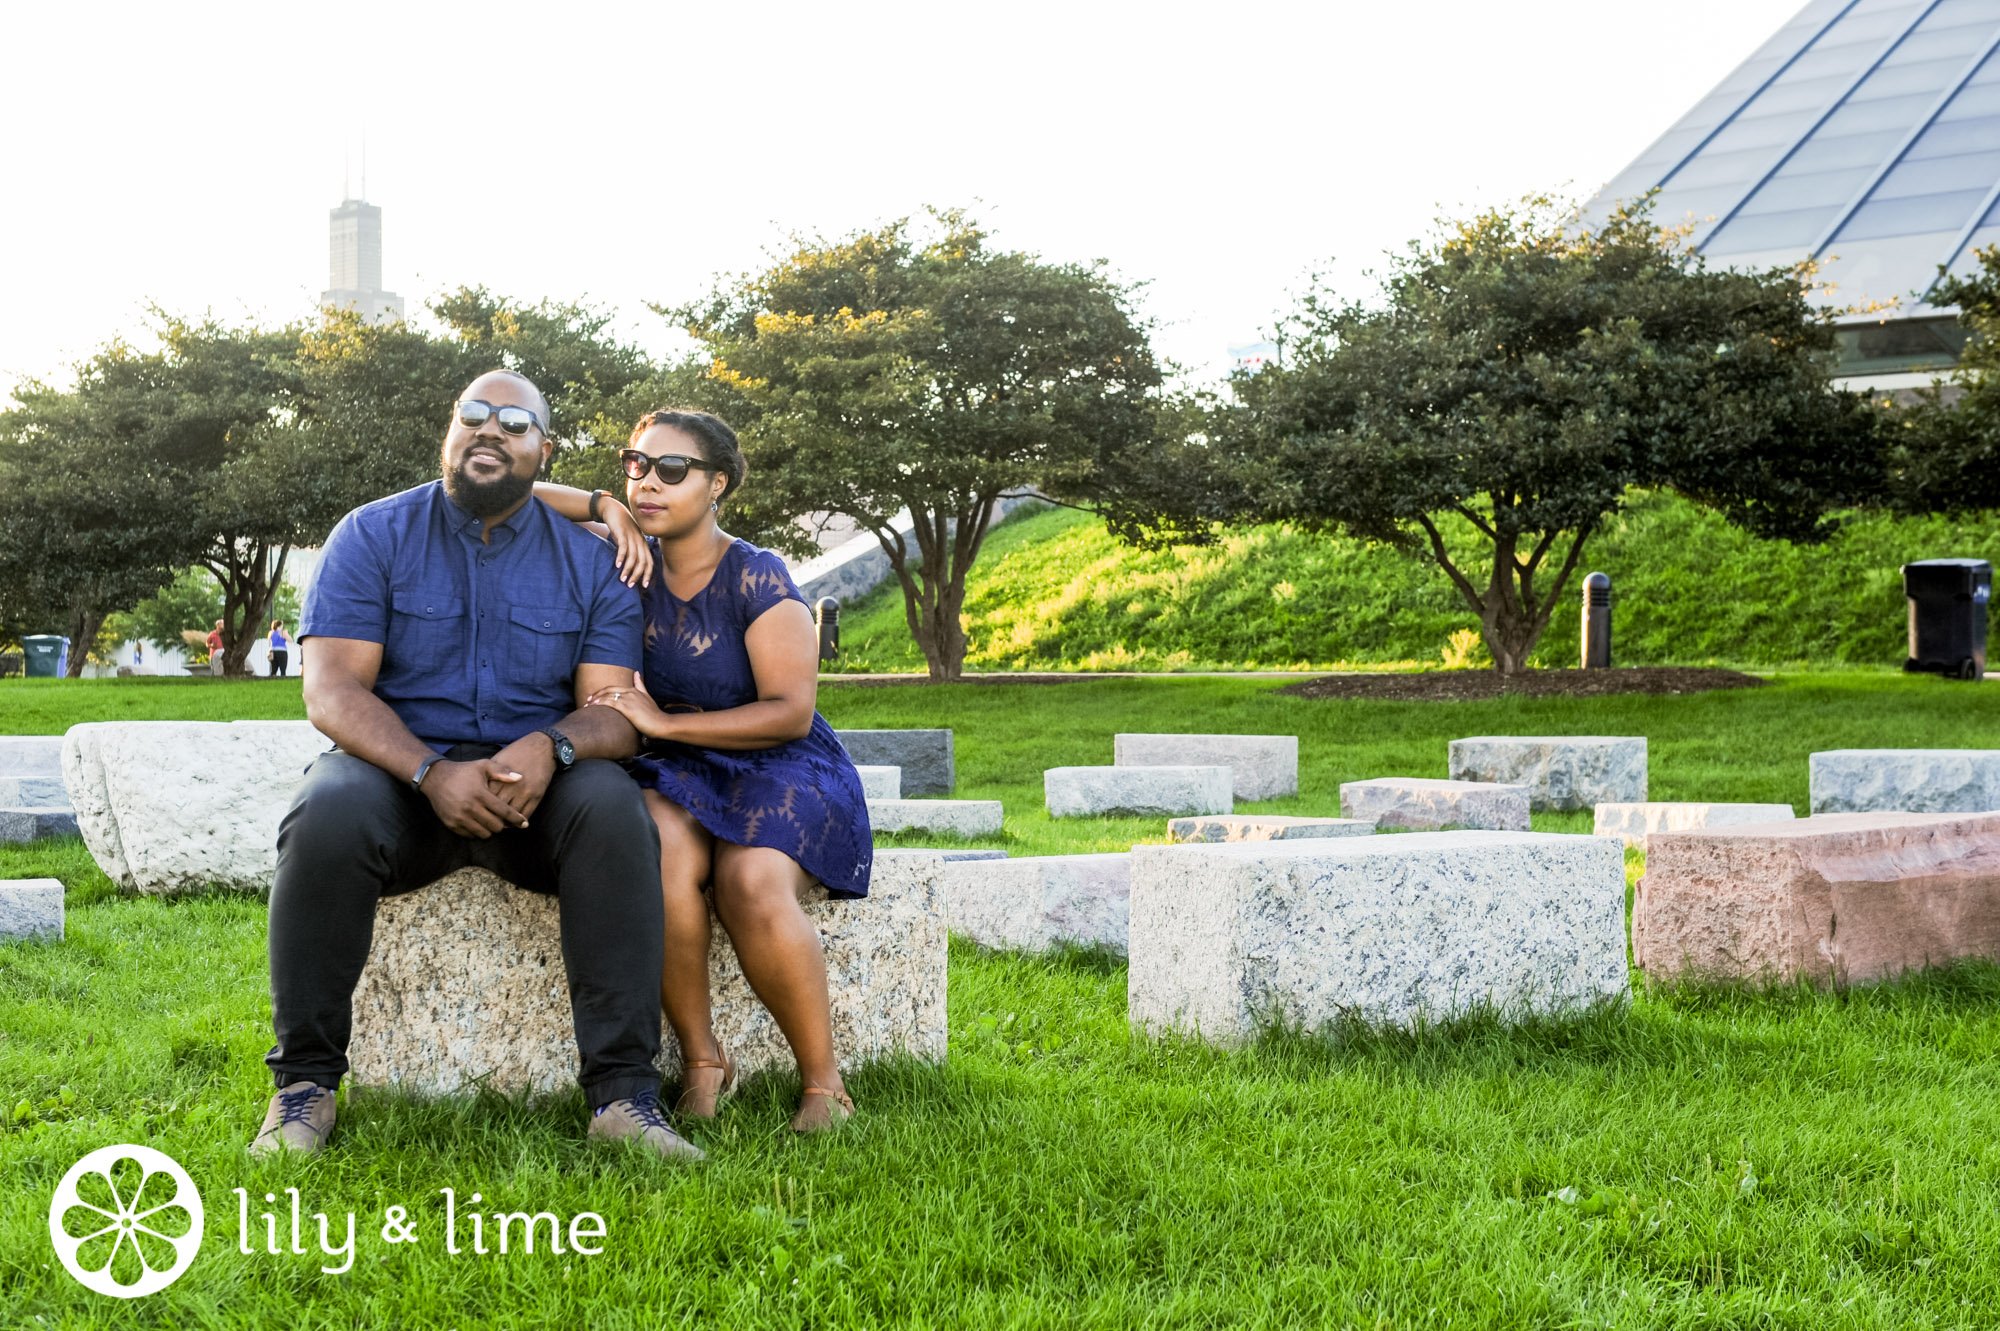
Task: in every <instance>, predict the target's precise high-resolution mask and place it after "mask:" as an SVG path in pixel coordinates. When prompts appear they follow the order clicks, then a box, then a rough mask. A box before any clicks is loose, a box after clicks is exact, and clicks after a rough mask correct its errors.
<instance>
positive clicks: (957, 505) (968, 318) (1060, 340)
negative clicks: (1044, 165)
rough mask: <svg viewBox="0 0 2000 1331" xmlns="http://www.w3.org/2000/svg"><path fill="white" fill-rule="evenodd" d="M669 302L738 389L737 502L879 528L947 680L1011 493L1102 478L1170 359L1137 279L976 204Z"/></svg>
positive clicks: (766, 512)
mask: <svg viewBox="0 0 2000 1331" xmlns="http://www.w3.org/2000/svg"><path fill="white" fill-rule="evenodd" d="M671 314H672V317H674V318H676V319H677V320H678V321H679V322H681V323H682V324H683V325H684V326H685V327H686V328H687V329H688V331H689V332H690V333H692V334H693V335H694V336H695V338H696V339H698V340H699V341H700V342H701V343H702V344H703V346H704V348H705V349H706V351H707V353H708V355H709V358H710V361H709V367H708V369H709V375H710V377H711V378H712V379H714V380H715V381H716V382H717V384H718V385H719V387H720V390H721V391H725V392H726V393H728V394H730V395H732V396H733V398H734V399H735V400H736V402H737V403H738V407H737V410H736V413H735V416H734V418H733V419H732V422H731V423H732V424H734V425H736V426H737V427H738V430H739V433H740V434H741V437H742V439H743V441H744V454H745V458H746V461H747V462H748V464H749V469H750V481H749V484H748V485H747V486H746V488H745V496H744V501H743V503H742V504H741V505H740V506H739V507H738V509H737V510H735V512H736V513H738V514H740V515H742V516H744V517H747V518H749V519H751V520H753V521H759V522H762V523H765V524H766V525H767V527H768V528H772V529H775V528H776V525H777V520H778V519H779V518H780V517H781V516H782V517H784V518H791V517H796V516H798V515H801V514H807V513H814V512H835V513H844V514H847V515H848V516H850V517H852V518H853V519H854V520H855V521H856V522H858V523H859V524H860V525H861V526H862V527H863V528H864V529H865V530H868V531H870V532H872V533H873V534H874V535H875V537H876V539H877V540H879V541H880V542H881V544H882V548H883V550H884V552H885V553H886V554H887V555H888V559H889V565H890V569H891V571H892V572H893V573H894V575H895V578H896V581H897V583H898V585H899V586H900V587H901V588H902V592H903V604H904V616H905V620H906V622H907V623H908V625H909V629H910V633H911V635H912V636H913V637H914V638H915V639H916V641H917V643H918V645H919V647H920V648H921V649H922V651H923V654H924V660H925V662H926V663H927V665H928V667H929V672H930V677H931V678H932V679H936V680H949V679H956V678H958V677H959V674H960V672H961V670H962V668H963V663H964V658H965V646H966V644H965V630H964V626H963V623H962V621H961V610H962V607H963V604H964V599H965V576H966V573H967V571H968V570H970V569H971V567H972V564H973V561H974V560H975V559H977V558H978V556H979V549H980V545H981V543H982V542H983V541H984V539H985V536H986V531H987V526H988V524H989V522H990V521H991V516H992V513H993V509H994V501H995V500H997V499H998V498H1000V496H1001V495H1002V494H1003V493H1004V492H1006V491H1008V490H1010V489H1012V488H1014V487H1021V486H1040V487H1042V488H1043V489H1045V490H1047V491H1048V492H1050V493H1052V494H1057V495H1066V496H1087V495H1088V494H1090V493H1091V492H1092V491H1093V488H1094V487H1095V486H1096V485H1097V484H1098V482H1099V480H1100V478H1101V477H1102V476H1103V474H1104V472H1105V469H1106V467H1107V466H1108V465H1110V462H1111V460H1112V459H1115V458H1117V457H1119V456H1120V455H1122V454H1124V453H1126V452H1128V451H1129V450H1131V449H1132V448H1134V447H1138V446H1142V445H1143V444H1144V442H1145V441H1146V440H1147V439H1148V438H1149V437H1150V435H1151V432H1152V430H1153V416H1154V412H1155V410H1156V406H1157V402H1156V398H1157V393H1158V389H1159V386H1160V378H1161V376H1160V371H1159V367H1158V366H1157V365H1156V364H1155V362H1154V359H1153V355H1152V351H1151V349H1150V347H1149V345H1148V342H1147V337H1146V330H1145V328H1144V326H1143V325H1142V324H1141V323H1140V322H1139V321H1138V320H1137V319H1136V318H1135V316H1134V315H1133V313H1132V310H1131V295H1130V292H1129V291H1128V290H1126V289H1125V288H1123V287H1121V286H1120V285H1119V284H1118V283H1116V282H1115V281H1113V280H1112V278H1111V277H1110V276H1109V275H1108V274H1107V273H1106V271H1105V269H1104V266H1103V265H1101V264H1091V265H1076V264H1051V263H1045V262H1043V261H1041V260H1039V259H1037V258H1035V257H1034V256H1031V255H1027V254H1019V253H1013V252H1008V251H1002V250H997V249H995V248H993V247H992V246H991V244H990V243H989V239H988V236H987V234H986V233H985V232H984V231H983V230H982V229H981V228H980V227H979V226H978V225H977V224H976V223H975V222H973V221H972V220H971V219H970V218H968V217H967V216H966V215H964V214H963V213H960V212H937V213H933V214H932V215H931V217H930V219H929V221H928V223H927V224H925V225H922V226H913V225H912V224H911V222H910V221H909V220H907V219H905V220H903V221H898V222H895V223H891V224H890V225H888V226H885V227H882V228H881V229H879V230H875V231H870V232H865V233H862V234H858V235H854V236H850V237H848V238H846V239H844V240H839V241H833V242H826V241H810V242H803V243H801V244H800V246H799V248H798V249H797V251H796V252H795V253H793V254H792V255H790V256H789V257H787V258H785V259H783V260H782V261H780V262H778V263H777V264H776V265H775V266H773V267H772V268H770V269H769V270H768V271H766V272H764V273H761V274H758V275H755V276H751V277H748V278H744V279H742V280H740V281H737V282H734V283H731V284H728V285H726V286H725V287H724V288H723V289H721V290H720V291H718V292H717V293H716V294H715V295H714V297H713V298H712V299H710V300H709V301H707V302H705V303H702V304H699V305H695V306H690V307H687V308H683V309H680V310H677V311H673V312H671ZM901 510H907V511H908V513H909V515H910V517H911V519H912V520H913V522H914V539H913V542H912V544H913V546H914V549H913V550H912V549H906V548H905V545H904V543H903V541H902V540H901V539H900V538H899V536H898V534H897V533H896V531H895V529H894V523H895V521H896V519H897V516H898V513H899V511H901ZM802 537H803V532H800V533H799V538H802ZM788 543H790V544H792V545H793V546H794V548H796V546H797V544H798V539H791V540H790V541H789V542H788Z"/></svg>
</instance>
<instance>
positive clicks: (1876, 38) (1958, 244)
mask: <svg viewBox="0 0 2000 1331" xmlns="http://www.w3.org/2000/svg"><path fill="white" fill-rule="evenodd" d="M1655 186H1657V187H1658V188H1659V191H1660V194H1659V198H1658V200H1657V202H1656V203H1655V205H1654V214H1653V215H1654V217H1655V218H1656V219H1657V220H1659V221H1660V222H1663V223H1675V222H1683V221H1688V222H1692V223H1693V225H1694V239H1695V242H1696V244H1697V245H1698V246H1699V248H1700V249H1701V251H1702V253H1703V254H1704V255H1706V256H1707V257H1708V258H1709V260H1710V261H1711V262H1712V263H1718V264H1726V265H1730V266H1733V267H1758V266H1766V265H1771V264H1779V263H1790V262H1794V261H1796V260H1798V259H1800V258H1803V257H1805V256H1807V255H1812V256H1815V257H1817V258H1818V259H1819V260H1820V265H1821V270H1820V275H1821V278H1822V280H1824V281H1826V282H1828V283H1829V284H1831V290H1829V291H1827V292H1826V293H1824V294H1822V295H1821V296H1820V297H1819V299H1820V300H1821V301H1822V302H1824V303H1829V304H1834V305H1841V306H1848V305H1865V304H1873V303H1880V302H1888V301H1900V309H1899V310H1898V311H1896V312H1897V313H1901V314H1916V313H1920V312H1928V311H1927V307H1926V306H1925V305H1924V302H1923V293H1924V292H1925V291H1926V290H1927V289H1928V288H1929V287H1930V286H1931V284H1932V283H1933V282H1934V281H1935V280H1936V278H1937V275H1938V268H1939V266H1940V265H1943V266H1944V267H1946V268H1948V269H1949V270H1951V271H1953V272H1964V271H1967V270H1969V269H1970V268H1971V267H1972V266H1973V258H1972V251H1973V250H1975V249H1977V248H1979V247H1981V246H1984V245H1991V244H1994V243H1996V242H2000V0H1811V3H1809V4H1807V5H1806V6H1805V8H1804V9H1802V10H1800V11H1799V13H1798V14H1797V15H1796V16H1794V17H1793V19H1792V20H1791V22H1789V23H1787V24H1786V25H1785V26H1784V27H1783V28H1781V29H1780V30H1779V31H1778V33H1777V35H1775V36H1774V37H1772V38H1771V39H1770V40H1769V41H1767V42H1765V43H1764V45H1763V46H1761V47H1760V48H1758V49H1757V51H1756V52H1754V53H1753V54H1752V55H1751V56H1750V58H1749V59H1748V60H1746V61H1744V62H1743V64H1742V65H1740V66H1738V68H1737V69H1736V72H1735V73H1733V74H1731V75H1730V76H1729V77H1728V78H1727V79H1725V80H1723V82H1722V84H1721V85H1720V86H1719V87H1717V88H1716V89H1715V90H1714V91H1713V92H1711V93H1709V94H1708V96H1707V97H1705V98H1703V99H1702V100H1701V102H1700V103H1698V104H1697V105H1696V106H1695V108H1694V109H1693V110H1692V111H1689V112H1688V113H1687V114H1686V115H1685V116H1682V117H1681V119H1680V122H1679V123H1678V124H1676V125H1675V126H1674V127H1673V128H1672V129H1670V130H1668V131H1667V132H1666V133H1665V134H1664V135H1662V136H1661V137H1660V140H1659V141H1658V142H1657V143H1655V144H1654V145H1653V146H1652V147H1650V148H1648V149H1647V150H1646V151H1645V153H1643V154H1642V155H1641V156H1640V157H1639V159H1638V160H1637V161H1635V162H1633V163H1632V165H1630V166H1629V167H1627V168H1626V169H1625V170H1624V171H1623V172H1622V173H1621V174H1620V175H1619V176H1618V177H1617V178H1616V179H1615V180H1613V181H1612V182H1611V183H1610V184H1609V185H1608V186H1606V187H1605V189H1604V192H1603V193H1602V194H1600V195H1599V196H1598V198H1597V200H1596V201H1594V203H1593V205H1592V209H1593V210H1594V211H1597V212H1600V213H1601V212H1602V211H1603V210H1604V209H1606V208H1608V207H1609V206H1610V204H1611V202H1612V201H1614V200H1621V199H1635V198H1637V197H1639V196H1640V195H1642V194H1644V193H1645V192H1646V191H1647V190H1649V189H1652V188H1654V187H1655ZM1874 317H1876V318H1879V317H1881V315H1880V314H1877V315H1875V316H1874Z"/></svg>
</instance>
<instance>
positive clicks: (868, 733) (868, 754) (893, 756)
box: [834, 730, 955, 798]
mask: <svg viewBox="0 0 2000 1331" xmlns="http://www.w3.org/2000/svg"><path fill="white" fill-rule="evenodd" d="M834 737H835V738H836V739H838V740H839V741H840V744H841V747H842V748H844V749H846V750H847V756H848V757H850V758H852V759H853V760H854V761H855V762H856V763H857V764H858V763H867V764H869V765H870V766H876V767H900V768H902V769H903V795H904V796H905V797H906V798H907V797H911V796H930V795H949V794H951V792H952V787H953V783H954V781H955V775H954V772H953V768H952V743H951V732H950V731H949V730H838V731H835V732H834Z"/></svg>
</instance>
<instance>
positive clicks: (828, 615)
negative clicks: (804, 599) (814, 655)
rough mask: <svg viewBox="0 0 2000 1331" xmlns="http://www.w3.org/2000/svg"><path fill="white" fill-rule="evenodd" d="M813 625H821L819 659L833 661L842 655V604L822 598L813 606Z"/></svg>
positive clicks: (829, 597) (832, 599)
mask: <svg viewBox="0 0 2000 1331" xmlns="http://www.w3.org/2000/svg"><path fill="white" fill-rule="evenodd" d="M813 623H815V624H817V625H819V659H820V660H822V661H831V660H833V659H834V658H835V657H837V656H839V655H840V602H839V601H837V600H835V599H834V598H833V597H831V596H822V597H820V598H819V603H818V604H817V605H815V606H813Z"/></svg>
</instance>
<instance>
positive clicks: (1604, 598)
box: [1581, 573, 1611, 670]
mask: <svg viewBox="0 0 2000 1331" xmlns="http://www.w3.org/2000/svg"><path fill="white" fill-rule="evenodd" d="M1581 638H1582V646H1583V668H1584V669H1585V670H1609V669H1610V668H1611V575H1610V574H1608V573H1593V574H1591V575H1590V576H1589V577H1587V578H1585V579H1584V580H1583V633H1582V634H1581Z"/></svg>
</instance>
